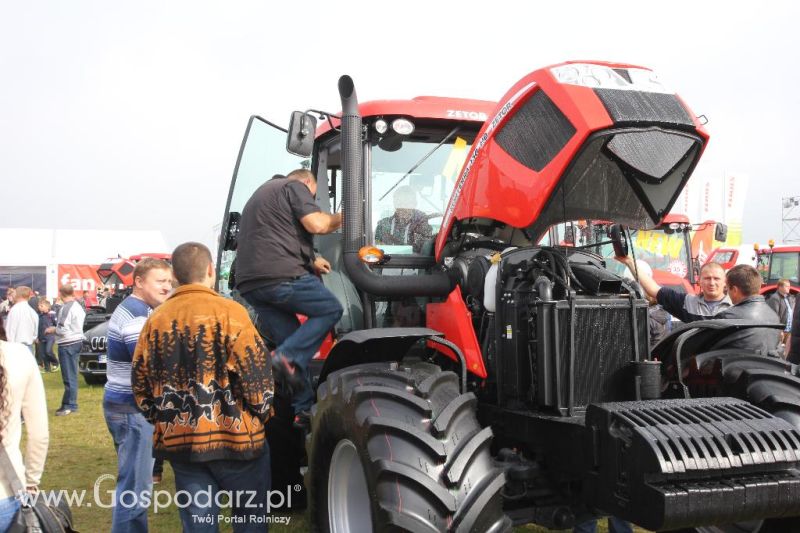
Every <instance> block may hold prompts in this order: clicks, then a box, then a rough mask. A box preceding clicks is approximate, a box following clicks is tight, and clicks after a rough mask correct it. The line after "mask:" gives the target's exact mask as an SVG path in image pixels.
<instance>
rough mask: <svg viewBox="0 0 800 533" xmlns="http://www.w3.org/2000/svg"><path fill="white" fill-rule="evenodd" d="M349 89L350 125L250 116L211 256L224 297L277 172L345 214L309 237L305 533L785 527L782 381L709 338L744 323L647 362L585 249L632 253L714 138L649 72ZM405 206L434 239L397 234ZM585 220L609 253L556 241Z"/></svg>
mask: <svg viewBox="0 0 800 533" xmlns="http://www.w3.org/2000/svg"><path fill="white" fill-rule="evenodd" d="M339 94H340V97H341V102H342V112H341V114H334V113H329V112H320V111H315V110H310V111H306V112H295V113H294V114H293V116H292V120H291V123H290V126H289V128H288V131H287V130H285V129H283V128H281V127H279V126H276V125H275V124H273V123H270V122H268V121H266V120H264V119H262V118H260V117H251V119H250V122H249V123H248V127H247V131H246V133H245V138H244V141H243V143H242V147H241V150H240V153H239V158H238V161H237V165H236V170H235V172H234V177H233V183H232V185H231V189H230V192H229V195H228V200H227V203H226V207H225V217H224V220H223V224H222V234H221V237H220V256H219V258H218V267H219V268H218V271H219V272H220V274H221V276H220V278H221V279H222V280H223V282H222V283H223V286H221V287H220V289H221V290H225V289H229V287H225V286H224V280H225V279H226V278H227V273H228V270H229V267H230V264H231V262H232V261H233V259H234V257H235V254H236V250H237V249H241V248H242V247H245V246H250V245H251V243H248V242H240V241H238V240H237V228H238V222H239V219H240V213H241V210H242V207H243V206H244V204H245V202H246V201H247V200H248V198H249V197H250V195H251V194H252V192H253V191H254V190H255V189H256V188H257V187H258V186H259V185H260V184H261V183H263V182H264V181H265V180H267V179H269V178H271V177H272V176H273V175H275V174H285V173H286V172H288V171H289V170H291V169H293V168H297V167H299V166H301V165H306V166H307V167H308V168H310V169H311V171H312V172H314V174H315V175H316V177H317V180H318V189H317V202H318V204H319V206H320V207H321V209H323V210H325V211H329V212H332V211H336V210H338V209H340V208H343V209H344V226H343V228H342V230H341V231H340V232H339V233H336V234H331V235H326V236H321V237H319V238H317V239H316V241H315V245H316V248H317V249H318V251H319V252H320V253H321V255H322V256H324V257H326V258H327V259H328V260H329V261H330V263H331V264H332V265H333V272H332V273H331V274H328V275H326V276H323V281H324V283H325V284H326V286H328V287H329V288H330V289H331V290H332V291H333V292H334V293H335V294H336V295H337V296H338V297H339V298H340V300H341V302H342V304H343V307H344V310H345V313H344V315H343V317H342V319H341V321H340V322H339V324H338V325H337V326H336V328H335V330H334V331H333V332H332V335H333V337H334V339H335V343H334V344H333V346H332V348H331V349H330V351H329V352H328V353H323V354H321V356H320V358H319V359H318V360H317V363H318V365H317V368H316V374H317V380H316V398H317V402H316V404H315V406H314V408H313V420H312V426H311V432H310V434H309V435H308V436H307V439H306V454H307V456H306V460H307V465H308V469H307V472H306V476H305V485H306V487H307V489H308V497H309V506H310V513H309V515H310V521H311V524H312V527H313V528H314V530H319V531H332V532H361V531H389V530H391V531H476V532H478V531H481V532H482V531H492V532H498V531H508V530H509V529H510V528H511V525H512V523H517V524H519V523H528V522H535V523H538V524H541V525H544V526H546V527H550V528H557V529H564V528H569V527H571V526H573V525H574V524H576V523H580V522H582V521H584V520H588V519H591V518H593V517H596V516H600V515H604V514H612V515H615V516H618V517H621V518H625V519H628V520H631V521H633V522H635V523H637V524H639V525H641V526H643V527H646V528H649V529H676V528H681V527H698V526H708V525H710V524H729V526H718V528H717V529H718V530H725V529H730V530H736V531H741V530H743V529H747V528H749V530H751V531H755V530H757V529H759V528H760V529H761V530H762V531H766V530H768V529H769V528H773V527H782V526H785V525H786V522H785V521H786V520H788V521H789V524H790V525H791V524H796V522H792V520H794V519H792V518H786V517H789V516H794V515H798V514H800V472H799V471H798V467H799V466H800V432H798V428H800V379H798V378H797V377H796V375H795V374H796V368H795V367H793V366H792V365H788V364H786V363H783V362H781V361H779V360H777V359H774V360H773V359H770V358H768V357H765V356H763V355H761V354H752V353H741V352H735V353H730V352H724V353H722V352H720V351H719V350H716V351H715V350H713V344H714V341H715V340H717V339H719V338H720V336H724V335H725V334H727V333H728V332H730V331H732V330H737V329H742V328H748V327H753V326H755V325H756V324H752V323H744V322H741V321H738V322H737V321H718V320H714V321H707V322H704V323H703V324H701V325H697V326H695V327H691V326H688V327H686V328H684V329H678V330H676V331H674V332H673V333H672V334H671V335H670V336H669V337H667V338H666V339H664V340H663V341H662V342H661V343H659V344H658V345H657V346H656V347H655V349H654V350H653V351H652V352H651V351H650V349H649V347H648V320H647V318H648V315H647V302H646V301H645V300H644V299H643V297H642V294H641V293H640V292H639V289H638V286H637V285H636V284H634V283H632V282H631V281H629V280H627V279H624V278H623V277H621V276H619V275H616V274H615V273H614V272H612V271H611V270H609V268H608V266H609V265H608V264H607V263H606V261H605V260H604V258H603V257H602V256H601V255H599V254H597V253H595V249H596V247H597V246H602V245H606V244H609V245H611V246H613V247H614V248H615V253H616V254H618V255H619V254H623V255H624V254H625V253H627V249H628V242H627V239H626V238H625V235H626V231H625V228H624V226H628V227H633V228H642V229H643V230H647V229H651V228H653V227H656V226H658V225H659V224H662V223H663V222H664V220H665V216H666V214H667V213H668V212H669V210H670V208H671V207H672V206H673V204H674V203H675V201H676V199H677V197H678V195H679V194H680V192H681V189H682V188H683V187H684V186H685V184H686V182H687V180H688V179H689V177H690V175H691V173H692V171H693V169H694V168H695V165H696V164H697V162H698V160H699V158H700V155H701V154H702V152H703V150H704V148H705V145H706V143H707V142H708V135H707V133H706V131H705V130H704V128H703V127H702V126H701V125H700V124H699V123H698V122H697V120H696V119H695V115H694V114H693V113H692V112H691V111H690V110H689V109H688V108H687V107H686V105H685V104H684V102H683V101H682V100H681V99H680V98H679V97H678V96H676V95H675V94H674V93H673V92H671V91H669V90H667V89H665V88H664V86H662V85H661V83H659V81H658V78H657V77H656V76H655V74H654V73H653V72H652V71H650V70H649V69H646V68H642V67H636V66H632V65H626V64H615V63H602V62H580V63H564V64H559V65H555V66H551V67H547V68H544V69H540V70H537V71H534V72H533V73H531V74H529V75H527V76H525V77H524V78H523V79H522V80H520V81H519V82H518V83H517V84H515V85H514V86H513V87H512V88H511V89H510V90H509V91H508V92H507V93H506V94H505V95H504V96H503V98H502V99H501V100H500V101H499V102H498V103H494V102H484V101H475V100H459V99H453V98H434V97H420V98H415V99H413V100H409V101H374V102H369V103H363V104H360V105H359V103H358V102H357V100H356V91H355V87H354V84H353V81H352V79H351V78H349V77H348V76H343V77H342V78H341V79H340V80H339ZM317 117H321V118H322V120H324V122H323V123H322V124H321V125H320V127H317V124H316V118H317ZM287 152H288V153H287ZM290 154H296V155H297V156H299V157H294V156H292V155H290ZM398 209H406V210H408V209H413V210H416V211H418V212H420V214H419V215H418V216H417V219H419V218H422V217H424V218H425V220H426V221H427V226H428V227H427V228H425V227H424V226H425V225H424V224H421V225H420V226H422V227H421V228H418V229H416V230H414V231H413V232H412V231H408V230H406V229H405V228H403V227H398V226H397V225H392V220H393V218H392V217H393V213H395V212H396V211H397V210H398ZM581 220H583V221H585V220H606V221H612V222H613V224H609V226H608V227H607V228H606V230H605V235H607V236H605V237H603V238H604V241H602V242H597V241H596V240H594V239H593V242H591V243H589V244H587V245H578V244H576V242H575V238H574V233H573V239H572V241H573V242H571V243H568V242H562V241H564V239H560V238H558V237H555V236H556V235H558V233H557V232H554V228H562V229H565V228H566V227H567V226H569V225H573V230H574V223H575V221H581ZM387 228H389V231H388V232H387ZM561 235H565V233H561ZM554 237H555V238H554ZM233 296H234V297H236V294H235V291H233ZM759 326H762V327H763V326H764V325H763V324H760V325H759ZM773 326H774V327H782V326H781V325H779V324H778V325H770V326H769V327H773ZM709 347H712V348H709ZM651 353H652V354H653V355H651ZM273 423H276V422H275V421H273ZM274 442H275V441H274V440H272V441H271V445H272V443H274ZM295 442H296V441H295ZM273 456H275V457H279V458H280V459H281V460H283V459H284V458H285V457H286V458H287V459H286V460H287V461H288V456H284V455H283V454H282V452H276V451H275V450H273ZM273 464H274V463H273ZM276 485H277V483H274V484H273V487H275V486H276ZM782 521H784V522H782ZM715 527H716V526H715Z"/></svg>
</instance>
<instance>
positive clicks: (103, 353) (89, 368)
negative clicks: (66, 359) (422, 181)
mask: <svg viewBox="0 0 800 533" xmlns="http://www.w3.org/2000/svg"><path fill="white" fill-rule="evenodd" d="M107 332H108V321H107V320H104V321H103V322H101V323H99V324H97V325H96V326H94V327H93V328H91V329H89V330H88V331H86V332H85V333H84V334H83V336H84V339H83V346H82V347H81V352H80V354H78V371H79V372H80V373H81V375H82V376H83V379H84V380H85V381H86V383H87V384H88V385H102V384H104V383H105V382H106V362H107V361H108V352H107V350H106V345H107V342H108V338H107V336H106V335H107Z"/></svg>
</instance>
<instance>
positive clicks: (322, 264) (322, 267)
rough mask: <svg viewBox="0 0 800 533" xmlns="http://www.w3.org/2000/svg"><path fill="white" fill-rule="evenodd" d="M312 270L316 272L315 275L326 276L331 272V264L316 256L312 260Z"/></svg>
mask: <svg viewBox="0 0 800 533" xmlns="http://www.w3.org/2000/svg"><path fill="white" fill-rule="evenodd" d="M314 270H316V271H317V274H328V273H329V272H330V271H331V264H330V263H328V260H327V259H325V258H324V257H322V256H317V258H316V259H314Z"/></svg>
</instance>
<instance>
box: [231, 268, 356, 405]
mask: <svg viewBox="0 0 800 533" xmlns="http://www.w3.org/2000/svg"><path fill="white" fill-rule="evenodd" d="M242 297H243V298H244V299H245V300H247V303H249V304H250V305H251V306H253V309H254V310H255V311H256V314H258V322H259V324H260V325H261V327H262V328H264V329H265V330H266V331H267V332H268V333H269V335H270V337H271V338H272V341H273V342H274V343H275V344H276V345H277V346H278V347H277V348H276V349H275V352H276V353H278V354H281V355H283V356H284V357H286V358H287V359H288V360H290V361H291V362H293V363H294V364H295V366H296V367H297V368H298V369H299V370H300V371H301V372H302V374H303V378H304V380H305V382H306V386H305V387H304V388H303V390H302V391H297V392H296V393H295V395H294V396H293V397H292V407H294V411H295V413H298V412H300V411H305V410H307V409H310V408H311V404H312V403H314V393H313V391H312V390H311V375H310V374H309V371H308V365H309V363H310V362H311V359H312V358H313V357H314V354H315V353H317V350H319V347H320V345H321V344H322V341H323V340H325V336H326V335H327V334H328V332H329V331H330V330H331V329H333V326H335V325H336V323H337V322H338V321H339V319H340V318H341V317H342V312H343V310H342V305H341V304H340V303H339V300H337V299H336V296H334V295H333V293H332V292H331V291H329V290H328V289H326V288H325V285H323V284H322V281H320V279H319V278H318V277H317V276H313V275H311V274H306V275H304V276H301V277H300V278H298V279H296V280H293V281H283V282H281V283H276V284H274V285H267V286H266V287H261V288H258V289H255V290H252V291H249V292H247V293H245V294H243V295H242ZM297 314H301V315H305V316H307V317H308V320H306V322H305V323H304V324H303V325H300V321H299V320H297V316H295V315H297Z"/></svg>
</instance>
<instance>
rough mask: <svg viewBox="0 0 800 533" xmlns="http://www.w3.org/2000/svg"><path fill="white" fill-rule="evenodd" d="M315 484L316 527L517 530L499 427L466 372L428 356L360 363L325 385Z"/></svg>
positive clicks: (311, 439)
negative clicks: (493, 445) (480, 413)
mask: <svg viewBox="0 0 800 533" xmlns="http://www.w3.org/2000/svg"><path fill="white" fill-rule="evenodd" d="M317 398H318V401H317V404H316V405H315V406H314V409H313V414H314V416H313V420H312V426H311V434H310V435H309V436H308V439H307V444H306V446H307V451H308V458H309V469H308V472H307V474H306V487H307V488H308V491H309V507H310V518H311V520H312V527H313V529H314V530H315V531H325V532H333V533H341V532H348V531H415V532H416V531H430V532H442V531H459V532H461V531H465V532H466V531H470V532H492V533H494V532H501V531H509V530H510V529H511V521H510V519H509V518H508V517H507V516H506V515H505V514H504V513H503V508H502V496H501V489H502V487H503V484H504V483H505V477H504V475H503V472H502V471H501V470H500V469H498V468H496V467H495V466H494V464H493V462H492V457H491V455H490V452H489V444H490V441H491V437H492V432H491V429H489V428H481V426H480V425H479V424H478V421H477V418H476V417H475V409H474V407H475V403H476V400H475V396H474V395H473V394H471V393H467V394H460V392H459V387H458V378H457V376H456V375H455V374H453V373H452V372H443V371H442V370H441V369H440V368H439V367H437V366H435V365H432V364H427V363H419V364H415V365H413V366H406V367H398V366H397V365H396V364H391V363H374V364H364V365H356V366H353V367H350V368H346V369H343V370H340V371H337V372H334V373H333V374H331V375H330V376H329V377H328V379H327V380H326V381H325V382H324V383H322V384H321V385H320V387H319V389H318V390H317Z"/></svg>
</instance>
